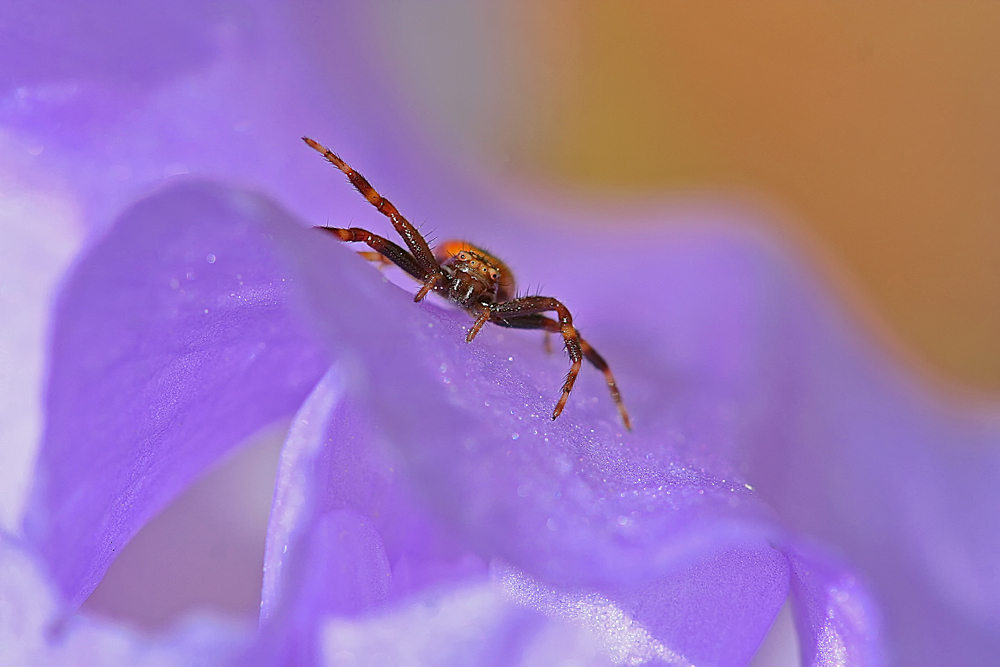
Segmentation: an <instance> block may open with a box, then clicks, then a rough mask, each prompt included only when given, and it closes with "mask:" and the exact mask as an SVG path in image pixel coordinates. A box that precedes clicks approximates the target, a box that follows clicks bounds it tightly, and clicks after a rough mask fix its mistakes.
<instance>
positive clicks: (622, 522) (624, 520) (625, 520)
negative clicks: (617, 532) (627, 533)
mask: <svg viewBox="0 0 1000 667" xmlns="http://www.w3.org/2000/svg"><path fill="white" fill-rule="evenodd" d="M627 523H628V517H626V516H620V517H618V525H619V526H624V525H625V524H627Z"/></svg>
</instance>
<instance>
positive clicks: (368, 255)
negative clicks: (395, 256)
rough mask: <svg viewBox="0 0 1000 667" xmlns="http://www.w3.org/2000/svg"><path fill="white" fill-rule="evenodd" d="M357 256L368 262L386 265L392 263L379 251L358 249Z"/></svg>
mask: <svg viewBox="0 0 1000 667" xmlns="http://www.w3.org/2000/svg"><path fill="white" fill-rule="evenodd" d="M358 257H360V258H361V259H367V260H368V261H369V262H377V263H378V264H381V265H382V266H388V265H390V264H392V261H391V260H390V259H389V258H388V257H386V256H385V255H383V254H382V253H380V252H375V251H373V250H359V251H358Z"/></svg>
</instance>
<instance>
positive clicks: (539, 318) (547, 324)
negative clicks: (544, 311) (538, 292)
mask: <svg viewBox="0 0 1000 667" xmlns="http://www.w3.org/2000/svg"><path fill="white" fill-rule="evenodd" d="M494 322H495V323H496V324H499V325H500V326H504V327H511V328H513V329H541V330H543V331H545V334H546V337H545V339H546V341H548V334H549V333H559V332H560V330H561V329H560V326H559V323H558V322H556V321H555V320H553V319H552V318H550V317H546V316H545V315H541V314H534V315H521V316H515V317H509V318H506V319H503V320H494ZM579 340H580V350H581V351H582V352H583V356H584V357H585V358H586V359H587V361H589V362H590V363H591V364H592V365H593V366H594V368H596V369H597V370H599V371H601V372H602V373H603V374H604V380H605V381H606V382H607V383H608V390H609V391H610V392H611V398H612V400H614V402H615V406H616V407H617V408H618V414H619V415H621V418H622V423H624V424H625V428H627V429H628V430H630V431H631V430H632V420H631V419H630V418H629V416H628V411H627V410H626V409H625V403H624V401H622V396H621V392H620V391H619V390H618V383H617V382H616V381H615V376H614V375H613V374H612V373H611V368H610V367H609V366H608V362H606V361H605V360H604V357H602V356H601V355H600V354H598V353H597V350H595V349H594V348H593V347H591V345H590V343H588V342H587V341H586V340H584V339H583V338H582V337H580V338H579Z"/></svg>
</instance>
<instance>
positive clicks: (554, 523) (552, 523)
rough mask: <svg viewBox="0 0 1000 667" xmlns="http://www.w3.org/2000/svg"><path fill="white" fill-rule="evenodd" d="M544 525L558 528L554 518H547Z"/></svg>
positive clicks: (551, 528) (552, 528) (550, 528)
mask: <svg viewBox="0 0 1000 667" xmlns="http://www.w3.org/2000/svg"><path fill="white" fill-rule="evenodd" d="M545 525H546V526H548V528H549V530H556V529H557V528H558V526H557V525H556V520H555V519H549V520H548V521H546V522H545Z"/></svg>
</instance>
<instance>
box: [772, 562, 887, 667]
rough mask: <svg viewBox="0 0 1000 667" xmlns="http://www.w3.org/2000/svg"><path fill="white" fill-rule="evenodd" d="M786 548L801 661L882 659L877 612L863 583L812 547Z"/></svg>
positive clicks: (809, 665) (808, 665) (809, 664)
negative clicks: (790, 568) (788, 551)
mask: <svg viewBox="0 0 1000 667" xmlns="http://www.w3.org/2000/svg"><path fill="white" fill-rule="evenodd" d="M790 551H791V552H792V554H791V555H790V560H791V564H792V573H793V575H794V576H793V578H792V593H793V598H792V600H793V607H794V609H795V617H796V626H797V628H798V631H799V644H800V645H801V647H802V664H803V665H804V666H805V667H813V666H814V665H815V666H817V667H820V666H826V665H829V666H831V667H832V666H834V665H857V666H858V667H867V666H869V665H881V664H884V656H883V655H882V648H881V645H880V642H879V625H880V623H879V618H878V612H877V610H876V608H875V604H874V602H873V600H872V599H871V596H870V595H869V593H868V591H867V590H866V589H865V587H863V586H862V585H861V584H860V583H859V582H858V581H857V579H856V578H855V577H854V575H852V574H850V573H849V572H847V571H845V570H844V569H843V568H842V567H838V566H836V565H834V564H833V563H832V562H830V559H829V558H828V557H825V556H824V555H823V554H821V553H819V552H817V551H816V550H815V549H814V548H801V547H799V548H793V549H790Z"/></svg>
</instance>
